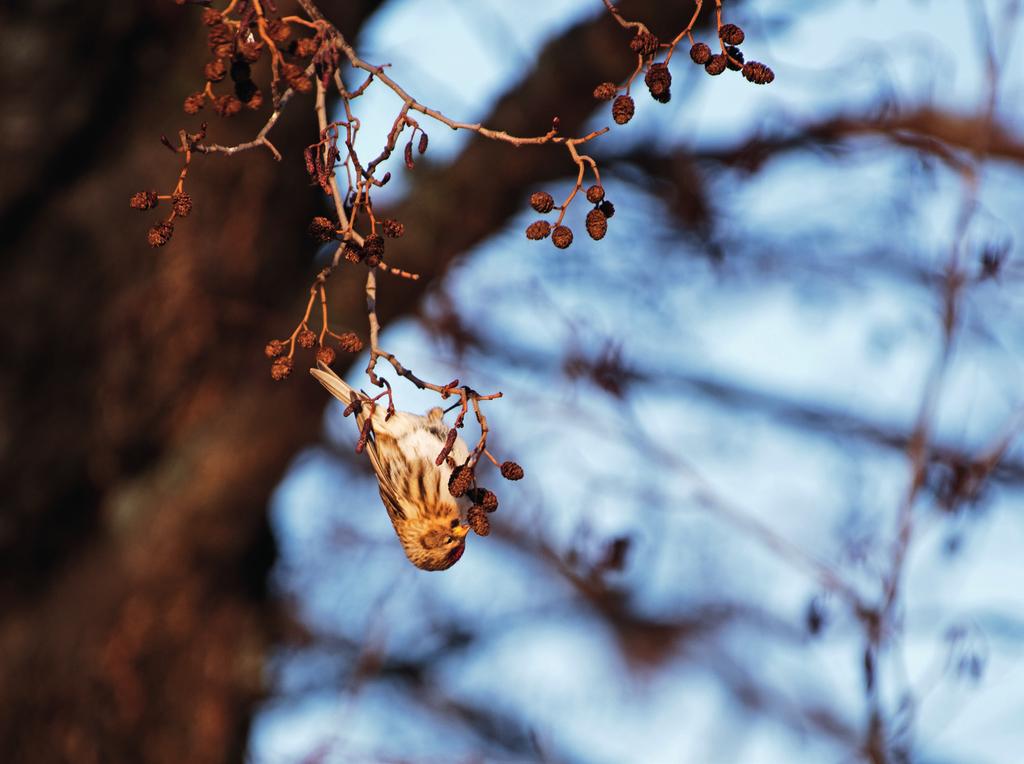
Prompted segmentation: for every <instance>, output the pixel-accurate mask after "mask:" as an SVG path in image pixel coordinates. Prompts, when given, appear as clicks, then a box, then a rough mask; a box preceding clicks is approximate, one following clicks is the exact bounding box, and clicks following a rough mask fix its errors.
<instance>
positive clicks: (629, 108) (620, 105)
mask: <svg viewBox="0 0 1024 764" xmlns="http://www.w3.org/2000/svg"><path fill="white" fill-rule="evenodd" d="M635 111H636V105H635V104H634V103H633V99H632V98H631V97H630V96H628V95H620V96H619V97H618V98H616V99H615V101H614V102H612V119H614V120H615V124H617V125H624V124H626V123H627V122H629V120H631V119H633V112H635Z"/></svg>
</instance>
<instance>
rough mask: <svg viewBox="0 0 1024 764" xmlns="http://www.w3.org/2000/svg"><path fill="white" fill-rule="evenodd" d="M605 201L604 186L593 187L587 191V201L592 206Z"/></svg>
mask: <svg viewBox="0 0 1024 764" xmlns="http://www.w3.org/2000/svg"><path fill="white" fill-rule="evenodd" d="M603 200H604V188H603V187H602V186H591V187H590V188H588V189H587V201H588V202H590V203H591V204H600V203H601V202H602V201H603Z"/></svg>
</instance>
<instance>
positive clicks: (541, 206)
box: [530, 191, 555, 215]
mask: <svg viewBox="0 0 1024 764" xmlns="http://www.w3.org/2000/svg"><path fill="white" fill-rule="evenodd" d="M530 206H531V207H533V208H534V209H535V210H536V211H537V212H539V213H540V214H541V215H546V214H547V213H549V212H551V210H553V209H554V208H555V200H554V198H552V196H551V194H549V193H548V192H547V191H535V192H534V193H532V194H531V195H530Z"/></svg>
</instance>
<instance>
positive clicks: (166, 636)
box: [0, 0, 377, 762]
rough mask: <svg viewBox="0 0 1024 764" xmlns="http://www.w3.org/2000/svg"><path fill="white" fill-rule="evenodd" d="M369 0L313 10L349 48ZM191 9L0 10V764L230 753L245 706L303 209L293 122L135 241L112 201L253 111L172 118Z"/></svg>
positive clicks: (187, 50) (258, 646)
mask: <svg viewBox="0 0 1024 764" xmlns="http://www.w3.org/2000/svg"><path fill="white" fill-rule="evenodd" d="M376 4H377V3H375V2H371V1H370V0H362V1H361V2H355V3H351V2H349V3H341V2H328V3H325V4H324V5H325V10H326V11H328V12H329V13H330V14H331V16H332V18H334V19H336V20H337V21H338V23H339V24H342V25H344V27H345V28H346V29H347V30H348V31H349V33H350V34H353V35H354V34H355V33H356V31H357V30H358V28H359V26H360V25H361V23H362V21H363V20H364V19H365V18H366V16H367V15H368V14H369V13H370V12H371V11H372V10H373V8H374V6H375V5H376ZM199 12H200V9H199V8H198V7H188V6H185V7H182V6H177V5H175V4H174V3H172V2H154V3H139V4H134V3H128V4H109V5H95V4H92V3H84V4H83V3H68V2H62V3H42V2H36V3H20V4H14V5H13V6H11V7H7V8H5V9H4V10H3V11H0V14H2V23H0V38H2V40H0V56H2V57H3V65H2V66H0V70H2V72H3V74H2V76H3V78H4V80H5V82H4V83H3V85H4V92H5V94H7V103H6V105H5V116H4V118H3V122H2V124H0V140H2V142H3V149H4V152H3V160H4V168H5V170H4V173H5V176H6V177H5V180H4V181H3V186H2V188H0V205H2V215H3V231H4V241H5V249H6V250H7V251H6V253H5V257H4V258H3V263H2V265H0V268H2V278H0V304H2V305H3V313H4V320H3V325H2V326H3V328H2V330H0V331H2V332H3V345H4V361H3V368H4V372H3V380H2V385H0V421H2V424H0V449H2V457H0V464H2V466H0V469H2V473H3V485H4V486H5V494H6V495H5V497H4V500H3V502H2V504H3V511H2V516H0V570H2V573H0V582H2V583H0V603H2V608H3V613H4V615H3V618H2V621H0V706H2V707H3V708H4V709H5V710H4V713H3V714H2V715H0V718H2V721H0V758H2V759H3V760H4V761H31V762H45V761H76V762H77V761H82V762H89V761H119V762H128V761H140V762H141V761H146V762H184V761H188V762H221V761H228V760H236V761H237V760H239V759H240V758H241V753H242V750H243V746H244V744H245V740H246V734H247V725H248V719H249V716H250V712H251V710H252V708H253V707H254V703H255V702H256V701H257V700H258V699H259V698H260V696H261V693H262V691H263V660H264V657H265V654H266V650H267V647H268V645H269V644H270V643H271V639H272V627H273V609H272V607H271V606H270V604H269V600H268V597H267V595H266V591H265V582H266V578H267V572H268V570H269V567H270V565H271V563H272V561H273V559H274V543H273V539H272V536H271V533H270V530H269V526H268V522H267V515H266V507H267V500H268V497H269V496H270V493H271V491H272V489H273V487H274V485H275V484H276V482H277V481H278V480H279V478H280V477H281V475H282V473H283V471H284V469H285V468H286V466H287V463H288V461H289V459H290V457H291V456H292V455H293V454H294V453H295V452H296V451H297V450H298V449H299V448H300V446H301V444H302V443H303V442H304V441H306V440H309V439H311V438H313V437H315V435H316V434H317V431H318V429H319V427H318V425H319V418H320V414H321V412H322V410H323V399H322V397H321V396H319V395H316V394H313V390H312V387H311V386H307V385H306V384H305V383H306V380H305V379H302V378H299V379H295V380H292V381H291V382H290V383H288V384H283V385H274V384H271V383H270V378H269V375H268V366H267V363H266V361H265V359H264V358H263V354H262V346H263V344H264V343H265V342H266V340H267V339H269V338H270V337H271V336H273V335H274V334H276V333H281V332H286V331H287V327H289V326H290V325H291V324H293V323H294V321H295V319H296V316H295V314H294V311H293V308H294V306H295V300H296V299H300V298H301V297H302V294H303V292H304V291H305V289H306V287H307V286H308V283H309V280H310V279H311V276H312V269H311V267H310V263H309V258H308V253H309V252H310V251H311V247H310V243H309V242H308V240H306V239H305V237H304V230H305V225H306V222H307V221H308V219H309V218H310V217H311V216H312V215H314V214H318V213H319V212H320V211H321V210H322V203H321V200H320V199H319V198H318V195H317V194H316V193H314V192H313V191H312V190H311V189H310V188H309V183H308V179H307V178H306V177H305V176H304V172H303V167H302V162H301V153H299V152H300V151H301V146H302V145H304V143H305V142H308V140H309V136H310V134H311V131H310V126H311V122H310V120H311V118H312V115H311V112H310V110H309V109H306V108H303V109H301V110H300V109H295V110H294V113H286V114H285V116H284V117H283V118H282V120H281V123H280V124H279V125H278V127H277V130H276V136H275V140H277V141H278V142H279V145H281V146H282V147H288V148H289V150H290V151H291V156H290V157H288V159H290V160H291V161H287V160H286V161H284V162H281V163H277V162H274V161H273V160H272V159H271V157H270V156H269V154H267V153H266V152H252V153H250V154H248V155H243V156H240V157H235V158H232V159H227V158H225V157H218V156H213V157H200V161H197V162H196V163H195V164H194V165H193V170H192V172H191V174H190V176H189V183H188V186H187V189H188V190H189V191H190V192H191V194H192V196H193V198H194V200H195V211H194V212H193V214H192V216H191V217H189V218H188V219H187V220H185V221H184V222H183V223H182V224H180V225H179V226H178V227H177V231H176V233H175V236H174V238H173V240H172V242H171V243H170V244H169V245H168V246H167V247H165V248H163V249H160V250H151V249H150V248H149V247H148V246H147V244H146V230H147V228H148V227H149V226H150V225H152V224H153V223H155V222H157V220H158V219H159V218H158V216H157V215H156V214H149V213H147V214H140V213H138V212H135V211H132V210H129V208H128V197H129V196H130V195H131V194H132V193H133V192H134V191H137V190H140V189H148V188H153V189H158V190H159V191H160V192H161V193H167V192H168V190H169V189H170V188H171V187H172V186H173V183H174V181H175V180H176V176H177V173H178V170H179V168H180V163H179V158H178V157H176V156H174V155H172V154H171V153H170V152H169V151H167V150H166V149H164V148H163V147H162V146H161V145H160V143H159V138H160V135H161V134H162V133H167V134H169V135H171V136H174V135H175V133H176V131H177V130H178V129H179V128H181V127H188V128H190V129H193V130H194V129H195V128H196V127H197V126H198V123H199V121H200V118H204V119H210V120H211V133H212V136H213V139H214V140H216V141H218V142H222V143H230V142H238V141H241V140H246V139H248V138H249V137H251V136H252V134H253V133H254V132H255V130H256V129H258V126H259V125H260V124H261V123H262V122H263V121H264V120H265V119H266V113H265V112H264V113H261V114H245V115H240V116H239V117H237V118H236V120H233V121H223V120H221V119H220V118H218V117H217V116H216V115H213V114H209V115H207V114H205V113H204V114H201V115H200V117H188V116H186V115H185V114H184V113H183V112H182V108H181V103H182V100H183V98H184V96H185V95H186V94H188V93H189V92H191V91H193V90H196V89H197V88H198V87H199V86H201V84H202V82H203V76H202V67H203V62H204V61H205V59H206V50H205V39H204V35H203V27H202V24H201V22H200V21H199V19H198V15H199ZM312 124H314V125H315V122H314V123H312ZM313 130H314V131H315V127H314V128H313ZM313 134H315V133H313ZM297 157H298V161H295V160H296V158H297ZM285 200H287V203H284V202H285ZM264 382H265V383H264Z"/></svg>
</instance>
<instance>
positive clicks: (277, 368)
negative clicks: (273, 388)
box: [270, 356, 295, 382]
mask: <svg viewBox="0 0 1024 764" xmlns="http://www.w3.org/2000/svg"><path fill="white" fill-rule="evenodd" d="M294 365H295V362H294V361H293V360H292V359H291V358H289V357H288V356H281V357H280V358H275V359H274V363H272V364H271V365H270V378H271V379H273V380H274V381H275V382H280V381H281V380H282V379H287V378H288V376H289V375H290V374H291V373H292V367H293V366H294Z"/></svg>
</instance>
